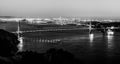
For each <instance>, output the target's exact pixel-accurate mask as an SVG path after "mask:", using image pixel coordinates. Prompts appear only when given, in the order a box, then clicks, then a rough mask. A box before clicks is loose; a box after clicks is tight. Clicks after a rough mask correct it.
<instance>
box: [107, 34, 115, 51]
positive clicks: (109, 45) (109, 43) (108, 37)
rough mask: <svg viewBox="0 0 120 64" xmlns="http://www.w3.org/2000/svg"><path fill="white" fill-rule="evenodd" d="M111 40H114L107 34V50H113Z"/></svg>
mask: <svg viewBox="0 0 120 64" xmlns="http://www.w3.org/2000/svg"><path fill="white" fill-rule="evenodd" d="M113 39H114V36H113V35H110V34H108V35H107V43H108V49H109V50H111V49H113V48H114V47H113V43H114V42H113Z"/></svg>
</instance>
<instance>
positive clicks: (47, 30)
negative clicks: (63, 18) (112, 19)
mask: <svg viewBox="0 0 120 64" xmlns="http://www.w3.org/2000/svg"><path fill="white" fill-rule="evenodd" d="M80 29H83V30H85V29H88V30H89V29H90V28H74V29H46V30H26V31H19V33H26V32H49V31H64V30H80ZM91 29H92V30H94V29H102V28H91ZM106 29H108V28H106ZM114 29H119V28H118V27H114ZM12 33H18V31H15V32H12Z"/></svg>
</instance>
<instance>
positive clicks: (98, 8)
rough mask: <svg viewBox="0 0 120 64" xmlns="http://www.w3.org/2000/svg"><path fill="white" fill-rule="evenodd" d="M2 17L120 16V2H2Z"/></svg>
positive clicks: (42, 0) (50, 0) (3, 0)
mask: <svg viewBox="0 0 120 64" xmlns="http://www.w3.org/2000/svg"><path fill="white" fill-rule="evenodd" d="M0 16H28V17H38V16H44V17H49V16H51V17H59V16H105V17H109V16H113V17H119V16H120V0H0Z"/></svg>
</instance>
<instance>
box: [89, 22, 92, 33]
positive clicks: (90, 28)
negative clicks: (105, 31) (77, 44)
mask: <svg viewBox="0 0 120 64" xmlns="http://www.w3.org/2000/svg"><path fill="white" fill-rule="evenodd" d="M91 22H92V21H90V23H89V34H91V33H92V23H91Z"/></svg>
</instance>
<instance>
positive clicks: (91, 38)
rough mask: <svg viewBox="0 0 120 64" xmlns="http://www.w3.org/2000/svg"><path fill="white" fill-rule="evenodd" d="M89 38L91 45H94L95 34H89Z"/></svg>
mask: <svg viewBox="0 0 120 64" xmlns="http://www.w3.org/2000/svg"><path fill="white" fill-rule="evenodd" d="M89 39H90V46H92V45H93V40H94V34H89Z"/></svg>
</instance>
